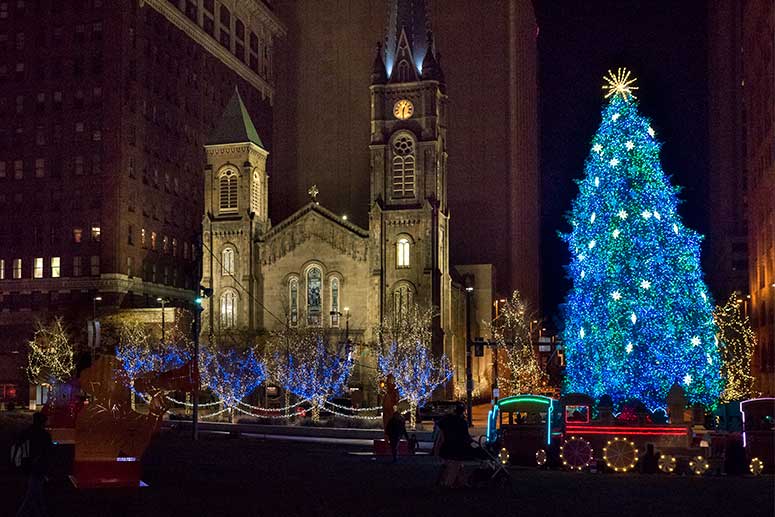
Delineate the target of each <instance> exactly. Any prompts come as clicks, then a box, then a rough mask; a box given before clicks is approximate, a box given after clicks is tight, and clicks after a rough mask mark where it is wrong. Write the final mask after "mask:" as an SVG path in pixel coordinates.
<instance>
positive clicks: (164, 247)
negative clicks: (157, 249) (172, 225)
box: [161, 235, 170, 255]
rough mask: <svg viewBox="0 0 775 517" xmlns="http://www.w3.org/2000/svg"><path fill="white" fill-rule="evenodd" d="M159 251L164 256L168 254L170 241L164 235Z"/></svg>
mask: <svg viewBox="0 0 775 517" xmlns="http://www.w3.org/2000/svg"><path fill="white" fill-rule="evenodd" d="M161 250H162V252H164V254H165V255H166V254H168V253H169V252H170V240H169V237H167V236H166V235H165V236H164V237H162V239H161Z"/></svg>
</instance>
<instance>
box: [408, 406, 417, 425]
mask: <svg viewBox="0 0 775 517" xmlns="http://www.w3.org/2000/svg"><path fill="white" fill-rule="evenodd" d="M409 427H411V428H412V431H416V430H417V401H416V400H410V401H409Z"/></svg>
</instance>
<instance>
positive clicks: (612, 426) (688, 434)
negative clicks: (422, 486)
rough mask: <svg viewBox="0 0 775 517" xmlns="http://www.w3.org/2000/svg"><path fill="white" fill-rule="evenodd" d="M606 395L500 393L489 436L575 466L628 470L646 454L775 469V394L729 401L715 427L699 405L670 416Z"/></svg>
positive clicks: (687, 462) (669, 460)
mask: <svg viewBox="0 0 775 517" xmlns="http://www.w3.org/2000/svg"><path fill="white" fill-rule="evenodd" d="M605 402H606V401H605V400H601V401H600V402H597V403H596V402H595V400H594V399H592V398H591V397H589V396H587V395H583V394H568V395H565V396H563V397H561V398H560V399H559V400H558V399H554V398H551V397H547V396H543V395H516V396H510V397H506V398H503V399H500V400H498V401H497V402H496V403H495V404H494V405H493V407H492V409H491V410H490V412H489V414H488V419H487V434H486V437H485V440H486V444H487V445H488V446H490V447H491V448H493V449H495V450H499V451H501V452H500V454H499V456H500V458H501V459H502V460H503V461H504V462H506V461H508V462H509V463H512V464H518V465H538V466H541V467H563V468H567V469H570V470H585V469H588V470H592V471H596V470H599V469H602V470H609V471H614V472H627V471H629V470H632V469H634V468H635V467H636V465H637V464H638V463H639V462H640V463H641V464H642V465H641V468H643V470H644V471H648V470H649V469H650V470H651V471H656V470H657V468H658V469H659V470H661V471H662V472H665V473H671V472H687V471H688V472H691V473H693V474H697V475H701V474H704V473H705V472H706V471H707V470H709V469H712V470H713V471H717V472H719V471H721V470H722V469H723V470H724V471H725V472H728V473H733V472H734V471H735V468H737V469H738V472H739V473H742V470H744V469H747V470H748V471H749V472H750V473H752V474H754V475H758V474H761V473H762V472H772V471H773V466H774V465H775V449H774V444H775V398H759V399H750V400H746V401H743V402H741V403H739V405H738V403H734V405H727V406H726V407H724V411H720V412H717V413H716V414H715V415H714V416H713V418H712V422H713V423H715V424H716V427H715V428H712V427H711V426H709V427H707V428H706V427H705V426H704V425H700V424H698V423H696V422H698V421H702V420H704V414H698V413H697V412H694V413H693V414H692V415H691V416H689V418H688V419H687V420H688V421H687V422H686V423H680V422H670V421H669V420H668V417H667V414H666V413H665V411H664V410H661V409H658V410H656V411H654V412H651V411H649V410H648V409H646V408H645V407H643V405H642V404H639V403H631V404H625V405H624V406H623V408H622V411H621V412H620V413H618V414H615V413H614V412H613V411H612V407H611V404H606V403H605ZM730 408H733V410H730ZM738 408H739V410H740V414H737V409H738ZM681 416H683V415H681ZM687 416H688V415H687ZM676 420H678V419H676ZM693 422H694V423H693ZM735 465H737V466H738V467H735ZM741 466H742V467H741Z"/></svg>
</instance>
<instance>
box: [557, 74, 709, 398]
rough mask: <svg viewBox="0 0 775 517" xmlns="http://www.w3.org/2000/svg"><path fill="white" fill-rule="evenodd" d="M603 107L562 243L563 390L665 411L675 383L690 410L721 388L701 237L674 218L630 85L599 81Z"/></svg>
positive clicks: (670, 192) (623, 77)
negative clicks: (565, 279)
mask: <svg viewBox="0 0 775 517" xmlns="http://www.w3.org/2000/svg"><path fill="white" fill-rule="evenodd" d="M605 79H606V81H607V83H608V84H607V85H606V86H604V87H603V88H604V89H606V90H607V91H608V94H607V95H606V98H608V99H609V102H608V105H607V106H606V107H605V108H604V109H603V120H602V122H601V124H600V128H599V129H598V131H597V134H596V135H595V137H594V138H593V140H592V151H591V153H590V154H589V157H588V158H587V162H586V165H585V176H584V178H583V179H581V180H580V181H578V186H579V194H578V197H577V198H576V200H575V201H574V202H573V207H572V209H571V212H570V214H569V221H570V224H571V226H572V230H571V232H570V233H568V234H565V235H563V238H564V240H565V241H566V242H567V243H568V246H569V248H570V252H571V255H572V259H571V263H570V265H569V266H568V271H569V276H570V279H571V280H572V281H573V287H572V288H571V291H570V292H569V294H568V297H567V301H566V304H565V308H564V310H565V330H564V331H563V340H564V342H565V354H566V360H567V370H566V380H565V387H564V388H565V391H566V392H579V393H586V394H589V395H591V396H593V397H596V398H599V397H600V396H602V395H604V394H608V395H610V396H611V397H612V398H613V400H614V402H615V403H621V402H623V401H625V400H627V399H635V398H637V399H640V400H641V401H643V402H644V403H645V404H646V405H647V406H649V407H651V408H652V409H653V408H655V407H664V404H665V399H666V397H667V393H668V391H669V390H670V388H671V387H672V386H673V385H674V384H678V385H680V386H682V387H683V388H684V389H685V391H686V394H687V397H688V399H689V401H690V402H692V403H695V402H699V403H702V404H706V405H707V404H713V403H715V401H716V400H717V398H718V396H719V393H720V392H721V389H722V381H721V375H720V366H721V362H720V359H719V353H718V342H717V341H716V338H715V334H716V327H715V324H714V322H713V304H712V300H711V299H710V295H709V293H708V289H707V287H706V285H705V282H704V281H703V275H702V270H701V268H700V241H701V239H702V237H701V236H700V235H699V234H697V233H696V232H694V231H692V230H690V229H689V228H686V227H685V226H684V225H683V224H682V222H681V219H680V216H679V215H678V211H677V206H678V198H677V193H678V188H676V187H673V186H672V185H671V184H670V182H669V181H668V178H667V176H666V175H665V173H664V172H663V170H662V167H661V165H660V163H659V151H660V144H659V142H658V141H657V140H656V138H655V133H654V130H653V129H652V127H651V125H650V124H649V120H648V119H646V118H644V117H643V116H641V115H640V114H639V113H638V103H637V101H636V100H635V97H634V95H633V90H635V89H637V87H636V86H633V82H634V81H635V79H630V73H629V72H627V71H626V70H622V69H620V70H619V71H618V73H617V74H613V73H612V72H610V71H609V77H606V78H605Z"/></svg>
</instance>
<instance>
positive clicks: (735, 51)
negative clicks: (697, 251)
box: [703, 0, 749, 304]
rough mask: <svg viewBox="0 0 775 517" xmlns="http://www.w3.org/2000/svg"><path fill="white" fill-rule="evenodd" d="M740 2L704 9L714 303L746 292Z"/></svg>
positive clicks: (709, 271)
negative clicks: (706, 46) (706, 38)
mask: <svg viewBox="0 0 775 517" xmlns="http://www.w3.org/2000/svg"><path fill="white" fill-rule="evenodd" d="M742 7H743V2H742V0H731V1H726V2H711V3H710V4H709V8H708V140H709V145H708V152H709V160H708V168H709V170H708V203H707V204H706V211H707V218H708V233H707V235H706V240H705V244H704V250H703V251H704V253H703V260H704V264H703V265H704V270H705V273H706V275H707V279H708V285H709V287H710V289H711V291H712V292H713V294H714V296H715V298H716V301H717V302H718V303H720V304H723V303H724V302H725V301H726V299H727V298H728V297H729V296H730V295H731V294H732V293H735V292H736V293H737V294H738V296H741V297H742V299H746V298H745V297H746V296H747V294H748V291H749V289H748V207H747V202H748V193H747V192H746V166H745V127H744V125H743V120H744V119H743V117H744V107H743V105H744V99H743V58H744V55H743V46H742V45H743V41H742V36H743V17H742V16H743V9H742Z"/></svg>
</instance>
